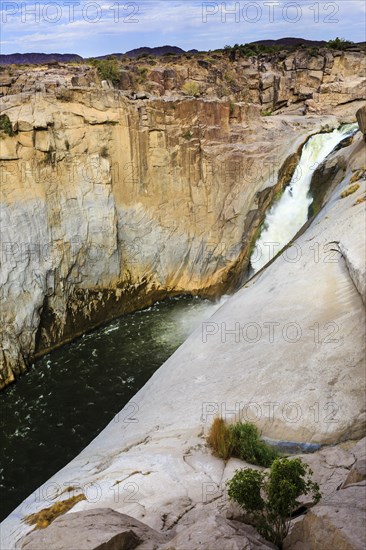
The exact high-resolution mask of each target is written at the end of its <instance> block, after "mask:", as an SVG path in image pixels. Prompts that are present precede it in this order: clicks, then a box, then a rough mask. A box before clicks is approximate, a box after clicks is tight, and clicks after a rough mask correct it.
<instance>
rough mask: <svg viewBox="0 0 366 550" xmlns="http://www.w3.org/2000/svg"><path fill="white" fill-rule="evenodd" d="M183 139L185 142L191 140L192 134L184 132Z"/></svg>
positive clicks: (188, 131)
mask: <svg viewBox="0 0 366 550" xmlns="http://www.w3.org/2000/svg"><path fill="white" fill-rule="evenodd" d="M182 137H183V139H185V140H186V141H190V140H191V139H192V138H193V134H192V132H191V131H190V130H187V131H186V132H184V134H183V136H182Z"/></svg>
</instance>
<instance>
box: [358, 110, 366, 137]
mask: <svg viewBox="0 0 366 550" xmlns="http://www.w3.org/2000/svg"><path fill="white" fill-rule="evenodd" d="M356 117H357V122H358V126H359V128H360V130H361V132H362V133H363V135H364V138H365V141H366V105H364V106H363V107H361V109H359V110H358V111H357V113H356Z"/></svg>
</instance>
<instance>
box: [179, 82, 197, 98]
mask: <svg viewBox="0 0 366 550" xmlns="http://www.w3.org/2000/svg"><path fill="white" fill-rule="evenodd" d="M182 91H183V92H184V93H185V94H187V95H191V96H193V97H197V96H199V95H200V87H199V85H198V84H197V82H191V81H190V82H186V83H185V84H184V85H183V88H182Z"/></svg>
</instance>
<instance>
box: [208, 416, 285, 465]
mask: <svg viewBox="0 0 366 550" xmlns="http://www.w3.org/2000/svg"><path fill="white" fill-rule="evenodd" d="M207 442H208V444H209V445H210V447H212V449H213V451H214V453H215V454H216V455H218V456H219V457H221V458H223V459H224V460H227V459H228V458H230V457H232V456H233V457H236V458H240V459H241V460H245V461H246V462H249V463H250V464H257V465H258V466H265V467H269V466H271V464H272V462H273V461H274V460H275V459H276V458H277V456H278V454H277V452H276V450H275V449H274V448H273V447H271V446H270V445H268V444H267V443H266V442H265V441H262V440H261V439H260V433H259V431H258V428H257V427H256V426H255V425H254V424H252V423H250V422H235V423H233V424H226V422H225V421H224V420H223V419H222V418H215V420H214V421H213V423H212V426H211V428H210V432H209V435H208V438H207Z"/></svg>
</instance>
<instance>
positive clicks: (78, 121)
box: [0, 48, 365, 387]
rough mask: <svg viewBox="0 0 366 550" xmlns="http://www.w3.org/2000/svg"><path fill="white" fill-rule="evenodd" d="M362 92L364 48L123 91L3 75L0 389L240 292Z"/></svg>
mask: <svg viewBox="0 0 366 550" xmlns="http://www.w3.org/2000/svg"><path fill="white" fill-rule="evenodd" d="M192 84H194V86H193V88H192ZM364 84H365V57H364V55H363V52H362V51H360V50H357V48H356V51H347V52H330V51H328V50H319V51H317V52H316V53H315V54H314V52H313V53H309V52H308V51H301V50H300V51H297V52H293V53H291V54H288V53H283V54H281V53H280V54H276V55H274V56H267V57H266V56H264V57H258V58H250V59H234V60H232V61H231V62H228V59H227V58H226V57H225V56H224V55H223V54H220V55H216V57H215V55H213V57H212V58H210V57H208V56H207V55H203V56H200V55H198V54H197V55H191V56H188V57H187V58H185V57H174V56H169V57H167V58H161V59H159V62H157V61H156V60H151V59H147V60H146V59H145V60H144V59H143V60H141V59H139V60H131V61H129V62H128V63H127V64H126V63H125V62H120V65H118V78H117V79H116V80H115V81H114V84H113V83H112V82H109V81H106V80H103V79H102V77H101V75H100V73H98V71H97V70H96V68H95V67H93V66H90V65H88V64H81V65H75V64H69V65H63V64H58V65H57V64H56V65H54V64H53V65H50V66H45V67H42V66H37V67H32V66H30V67H22V68H19V67H16V66H14V67H10V68H9V67H8V68H5V69H3V70H2V72H1V75H0V85H1V93H2V95H3V97H2V98H1V103H2V106H1V109H2V111H1V112H2V123H3V124H2V128H3V131H2V136H1V138H2V139H1V141H0V145H1V180H2V222H1V229H2V243H3V244H2V262H1V263H2V267H1V298H2V303H3V307H2V310H1V324H2V326H3V330H4V331H3V335H2V338H1V340H2V351H1V366H0V385H1V387H4V386H5V385H7V384H8V383H10V382H11V381H13V380H14V378H15V377H16V376H18V375H19V374H20V373H21V372H23V371H24V370H25V369H26V368H27V365H29V364H30V363H31V362H32V361H33V360H34V359H35V358H37V357H38V356H40V355H41V354H43V353H45V352H46V351H48V350H51V349H53V348H54V347H56V346H59V345H62V344H63V343H65V342H67V341H70V340H71V339H73V338H75V337H76V336H78V335H80V334H82V333H84V332H85V331H87V330H90V329H92V328H93V327H96V326H98V325H99V324H101V323H103V322H106V321H107V320H109V319H111V318H113V317H116V316H118V315H121V314H122V313H125V312H127V311H130V310H133V309H137V308H141V307H144V306H146V305H148V304H149V303H151V302H152V301H154V300H156V299H158V298H162V297H164V296H167V295H172V294H182V293H192V294H202V295H207V296H216V295H219V294H221V293H223V292H226V291H228V290H230V289H233V288H235V285H236V284H237V281H238V280H239V279H240V277H241V274H242V273H243V272H244V271H245V269H246V266H247V264H248V256H249V252H250V248H251V246H252V243H253V239H254V238H255V236H256V234H257V232H258V228H259V226H260V224H261V223H262V221H263V218H264V214H265V211H266V209H267V208H268V206H269V205H270V204H271V202H272V201H273V200H274V198H275V197H276V196H277V195H278V193H279V192H280V191H281V189H282V188H283V187H284V186H285V185H286V183H288V181H289V178H290V176H291V175H292V172H293V170H294V168H295V166H296V161H297V158H298V155H299V152H300V150H301V146H302V145H303V144H304V143H305V142H306V140H307V138H308V136H309V135H311V134H313V133H316V132H319V131H327V130H330V129H332V128H334V127H336V126H337V125H339V124H340V123H341V122H350V121H354V120H355V112H356V110H357V109H358V108H359V107H360V106H361V105H362V102H363V101H364V99H365V86H364ZM187 85H188V86H187ZM192 90H193V91H192ZM193 92H194V95H195V96H196V97H191V96H189V95H188V94H189V93H193ZM272 112H273V114H272V116H267V115H269V114H271V113H272ZM304 115H306V116H304ZM4 128H5V130H4Z"/></svg>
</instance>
